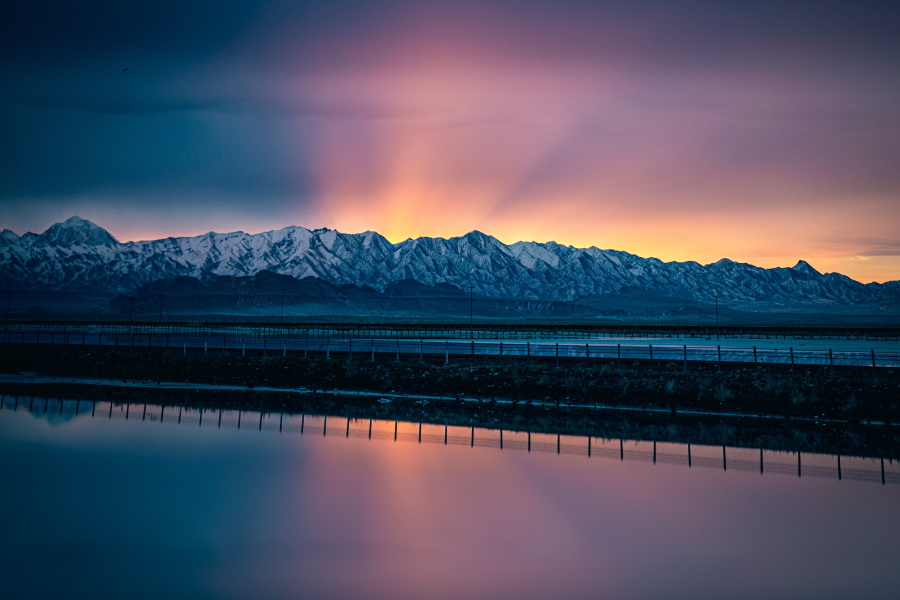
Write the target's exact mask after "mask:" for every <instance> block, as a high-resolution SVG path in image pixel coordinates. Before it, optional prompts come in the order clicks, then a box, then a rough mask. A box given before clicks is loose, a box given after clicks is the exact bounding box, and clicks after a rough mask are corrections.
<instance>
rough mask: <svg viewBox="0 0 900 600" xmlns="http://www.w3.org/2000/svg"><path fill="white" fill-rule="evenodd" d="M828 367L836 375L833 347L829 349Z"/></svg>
mask: <svg viewBox="0 0 900 600" xmlns="http://www.w3.org/2000/svg"><path fill="white" fill-rule="evenodd" d="M828 368H829V372H830V373H831V374H832V375H834V354H833V353H832V352H831V348H829V349H828Z"/></svg>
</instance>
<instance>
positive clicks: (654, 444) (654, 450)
mask: <svg viewBox="0 0 900 600" xmlns="http://www.w3.org/2000/svg"><path fill="white" fill-rule="evenodd" d="M653 464H654V465H655V464H656V440H653Z"/></svg>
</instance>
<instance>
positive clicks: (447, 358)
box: [444, 340, 450, 365]
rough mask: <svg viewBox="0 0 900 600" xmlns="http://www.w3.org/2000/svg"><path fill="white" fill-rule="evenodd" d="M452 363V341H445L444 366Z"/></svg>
mask: <svg viewBox="0 0 900 600" xmlns="http://www.w3.org/2000/svg"><path fill="white" fill-rule="evenodd" d="M449 363H450V340H445V341H444V364H445V365H446V364H449Z"/></svg>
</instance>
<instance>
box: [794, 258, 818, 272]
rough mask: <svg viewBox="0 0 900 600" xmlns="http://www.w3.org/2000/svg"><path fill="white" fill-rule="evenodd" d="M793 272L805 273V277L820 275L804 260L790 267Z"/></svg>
mask: <svg viewBox="0 0 900 600" xmlns="http://www.w3.org/2000/svg"><path fill="white" fill-rule="evenodd" d="M791 268H792V269H793V270H794V271H800V272H801V273H806V274H807V275H821V273H819V272H818V271H816V270H815V269H814V268H813V267H812V265H810V264H809V263H808V262H806V261H805V260H798V261H797V264H796V265H794V266H793V267H791Z"/></svg>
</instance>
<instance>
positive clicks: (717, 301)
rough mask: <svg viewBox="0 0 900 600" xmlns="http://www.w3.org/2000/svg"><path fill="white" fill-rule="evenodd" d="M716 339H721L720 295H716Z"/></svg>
mask: <svg viewBox="0 0 900 600" xmlns="http://www.w3.org/2000/svg"><path fill="white" fill-rule="evenodd" d="M716 339H719V297H718V296H716Z"/></svg>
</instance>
